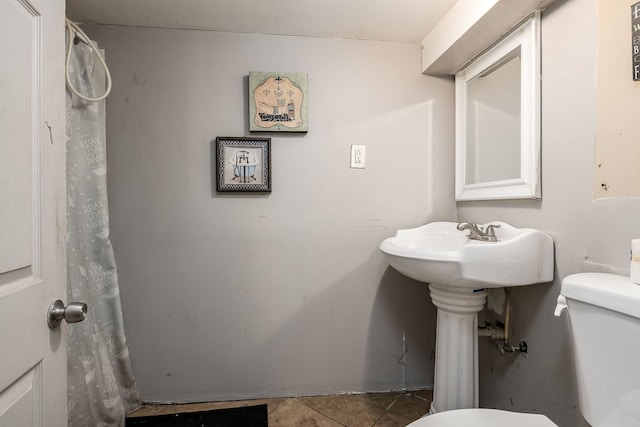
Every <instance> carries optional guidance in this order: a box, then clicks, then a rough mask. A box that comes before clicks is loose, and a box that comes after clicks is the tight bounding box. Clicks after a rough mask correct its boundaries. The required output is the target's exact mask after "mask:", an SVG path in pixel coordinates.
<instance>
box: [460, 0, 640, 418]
mask: <svg viewBox="0 0 640 427" xmlns="http://www.w3.org/2000/svg"><path fill="white" fill-rule="evenodd" d="M614 3H618V2H610V1H608V0H602V1H597V0H570V1H568V0H567V1H563V0H561V1H559V2H558V3H556V4H555V5H554V6H553V7H552V8H550V9H548V10H546V11H545V12H544V13H543V18H542V199H541V200H540V201H527V200H523V201H495V202H460V203H458V218H459V220H468V221H476V222H488V221H492V220H502V221H505V222H508V223H511V224H513V225H515V226H521V227H536V228H539V229H541V230H544V231H546V232H547V233H549V234H550V235H552V236H553V238H554V240H555V256H556V270H555V280H554V282H553V283H550V284H540V285H535V286H529V287H521V288H515V289H514V290H513V304H512V310H513V312H512V313H513V314H512V315H513V318H512V328H511V336H512V340H513V341H516V342H517V341H518V340H520V339H524V340H525V341H526V342H527V344H528V346H529V351H528V354H527V356H526V357H525V356H523V355H516V354H511V355H505V356H501V355H500V354H498V353H497V351H496V350H495V349H494V348H493V346H492V344H491V343H490V342H488V341H486V340H485V339H484V338H481V346H480V396H481V397H480V404H481V405H482V406H487V407H496V408H502V409H510V410H516V411H530V412H540V413H544V414H546V415H547V416H549V417H550V418H551V419H552V420H553V421H555V422H556V423H557V424H558V425H560V426H563V427H570V426H583V425H586V424H585V423H584V421H583V420H582V418H581V416H580V415H579V413H578V409H577V390H576V384H575V376H574V365H573V360H572V352H571V348H570V346H569V344H570V343H569V330H568V324H567V319H566V317H565V318H557V317H554V316H553V311H554V308H555V304H556V297H557V296H558V294H559V293H560V286H561V280H562V279H563V278H564V277H565V276H567V275H568V274H572V273H577V272H582V271H609V272H618V273H622V274H628V266H629V264H628V263H629V240H630V239H631V238H634V237H638V236H640V222H638V220H637V214H638V212H640V202H639V200H638V199H629V198H610V199H604V200H595V201H594V198H593V190H594V188H593V185H592V183H593V182H594V179H593V176H594V141H595V140H596V126H597V124H596V123H598V122H599V121H600V119H601V117H600V114H602V107H603V105H605V104H603V100H602V99H601V98H600V97H599V96H596V94H602V93H607V92H608V88H609V87H610V86H611V87H614V86H615V87H617V86H618V85H619V84H620V83H618V82H616V81H615V80H614V79H611V80H608V79H602V78H599V77H598V76H599V75H600V73H601V72H602V69H603V67H605V66H606V67H611V68H616V69H617V68H620V69H622V70H623V72H622V74H623V75H624V77H620V78H625V79H627V80H630V79H631V77H630V69H631V66H630V51H631V44H630V43H631V41H630V38H626V37H623V38H615V40H611V41H610V42H612V43H615V44H623V45H624V47H625V49H623V52H624V54H623V55H624V56H623V57H615V58H612V57H611V56H603V55H601V52H602V51H603V50H612V49H613V50H617V49H615V47H614V46H611V45H607V44H600V45H599V44H598V40H599V39H600V40H601V41H602V40H604V39H603V38H602V35H603V34H607V33H610V32H615V31H616V29H615V28H614V27H615V25H613V26H602V25H600V26H598V22H599V16H600V15H602V14H605V13H607V12H608V10H611V9H612V8H613V9H615V8H616V6H615V5H614ZM630 4H631V2H629V5H630ZM617 9H620V8H619V7H617ZM622 9H623V10H624V16H622V17H620V18H619V19H618V22H620V21H621V23H620V24H619V25H624V26H629V25H630V18H629V8H628V7H627V6H625V7H623V8H622ZM616 25H618V24H616ZM627 48H628V49H627ZM605 58H606V60H607V61H608V63H607V64H605V63H603V61H604V60H605ZM596 87H597V90H596ZM635 90H636V91H637V90H638V89H637V86H636V88H635ZM637 97H638V93H635V92H633V93H632V92H629V93H628V94H627V95H626V96H623V97H619V98H617V99H618V102H620V104H621V105H620V107H621V108H619V110H618V114H619V115H620V116H619V118H620V120H621V122H624V121H627V119H631V118H632V117H634V118H635V117H637V109H632V108H624V106H627V107H630V106H631V105H633V104H632V98H635V99H636V100H637ZM611 126H615V125H614V124H611ZM620 131H623V129H620ZM610 142H611V141H609V139H608V138H607V137H606V136H605V135H599V136H598V144H601V143H604V144H608V143H610ZM613 167H618V165H613ZM619 167H622V168H627V166H626V165H625V166H623V165H619ZM625 170H626V169H625ZM636 190H637V189H636ZM483 317H484V318H498V319H499V318H500V316H496V315H493V314H491V313H489V312H485V313H484V314H483ZM604 334H605V332H604V331H602V336H604ZM594 335H595V336H598V335H600V334H599V331H594ZM603 362H605V361H603Z"/></svg>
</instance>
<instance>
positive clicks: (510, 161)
mask: <svg viewBox="0 0 640 427" xmlns="http://www.w3.org/2000/svg"><path fill="white" fill-rule="evenodd" d="M455 79H456V83H455V86H456V107H455V108H456V200H493V199H539V198H540V197H541V191H540V13H539V12H536V13H535V14H534V15H533V16H532V17H530V18H529V19H527V21H526V22H525V23H523V24H522V25H520V26H519V27H517V28H516V29H515V30H514V31H513V32H511V33H510V34H509V35H507V36H506V37H504V38H503V39H502V40H500V41H499V42H498V43H497V44H495V45H494V46H493V47H491V48H490V49H488V50H487V51H486V52H484V53H483V54H481V55H480V56H479V57H478V58H477V59H475V60H474V61H473V62H471V63H470V64H469V65H468V66H466V67H465V68H464V69H462V70H461V71H459V72H458V73H456V76H455Z"/></svg>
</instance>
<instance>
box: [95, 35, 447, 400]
mask: <svg viewBox="0 0 640 427" xmlns="http://www.w3.org/2000/svg"><path fill="white" fill-rule="evenodd" d="M87 31H88V33H89V34H90V35H91V36H92V37H93V38H95V39H96V40H97V41H98V42H99V43H100V45H101V46H102V47H104V48H105V49H106V52H107V60H108V62H109V65H110V67H111V70H112V72H113V78H114V91H113V93H112V95H111V96H110V97H109V99H108V102H107V116H108V125H107V133H108V140H109V143H108V161H109V163H108V167H109V193H110V197H111V199H110V213H111V229H112V239H113V244H114V247H115V252H116V257H117V261H118V266H119V278H120V286H121V295H122V301H123V311H124V318H125V322H126V329H127V334H128V339H129V343H130V350H131V356H132V360H133V364H134V369H135V372H136V376H137V378H138V381H139V386H140V389H141V394H142V397H143V399H144V400H148V401H206V400H226V399H238V398H243V399H244V398H255V397H264V396H269V397H275V396H291V395H315V394H327V393H336V392H362V391H380V390H390V389H400V388H403V387H406V388H417V387H428V386H431V385H432V384H433V351H434V346H435V337H434V335H435V308H434V307H433V305H432V304H431V302H430V299H429V295H428V290H427V287H426V285H424V284H420V283H417V282H414V281H412V280H410V279H407V278H405V277H403V276H401V275H400V274H399V273H397V272H395V271H394V270H392V269H390V268H388V267H387V264H386V263H385V262H384V260H383V258H382V255H381V254H380V252H379V250H378V245H379V243H380V242H381V241H382V240H383V239H384V238H386V237H388V236H390V235H393V234H394V233H395V231H396V230H397V229H398V228H407V227H413V226H417V225H421V224H424V223H426V222H430V221H435V220H453V219H454V218H455V203H454V201H453V198H452V194H453V145H452V141H453V83H452V80H451V79H436V78H431V77H425V76H423V75H421V74H420V48H419V46H417V45H413V44H396V43H385V42H368V41H353V40H351V41H347V40H329V39H319V38H302V37H279V36H262V35H247V34H230V33H213V32H205V31H187V30H162V29H142V28H124V27H103V26H97V27H95V26H94V27H89V28H88V30H87ZM249 71H294V72H306V73H308V75H309V123H310V124H309V129H310V130H309V133H308V134H278V133H272V134H268V133H265V134H260V136H270V137H271V138H272V157H273V192H272V193H271V194H255V195H248V194H228V193H224V194H216V193H215V191H213V190H212V179H211V172H212V171H211V154H212V151H211V141H213V140H214V139H215V137H216V136H246V135H249V132H248V124H247V120H248V119H247V116H248V106H247V97H248V94H247V88H246V87H247V75H248V72H249ZM351 144H366V146H367V159H366V165H367V168H366V169H364V170H356V169H350V168H349V154H350V145H351ZM403 343H404V345H405V346H406V347H405V348H404V350H406V355H405V357H404V359H402V355H403V351H404V350H403ZM400 362H403V364H402V363H400Z"/></svg>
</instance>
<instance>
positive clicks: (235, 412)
mask: <svg viewBox="0 0 640 427" xmlns="http://www.w3.org/2000/svg"><path fill="white" fill-rule="evenodd" d="M143 426H144V427H192V426H193V427H195V426H197V427H268V414H267V405H256V406H243V407H240V408H225V409H215V410H211V411H201V412H181V413H177V414H168V415H150V416H147V417H132V418H127V420H126V423H125V427H143Z"/></svg>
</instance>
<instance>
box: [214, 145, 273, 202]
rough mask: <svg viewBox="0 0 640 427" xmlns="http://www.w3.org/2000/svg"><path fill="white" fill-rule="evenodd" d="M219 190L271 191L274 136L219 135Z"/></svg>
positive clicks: (217, 150) (217, 172)
mask: <svg viewBox="0 0 640 427" xmlns="http://www.w3.org/2000/svg"><path fill="white" fill-rule="evenodd" d="M216 189H217V191H235V192H271V138H244V137H229V136H221V137H217V138H216Z"/></svg>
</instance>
